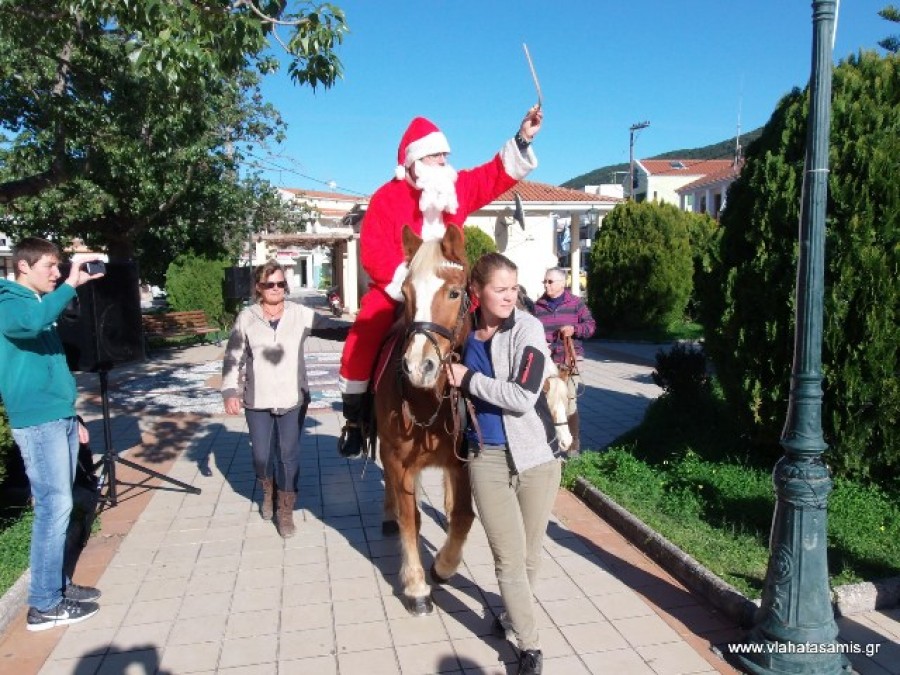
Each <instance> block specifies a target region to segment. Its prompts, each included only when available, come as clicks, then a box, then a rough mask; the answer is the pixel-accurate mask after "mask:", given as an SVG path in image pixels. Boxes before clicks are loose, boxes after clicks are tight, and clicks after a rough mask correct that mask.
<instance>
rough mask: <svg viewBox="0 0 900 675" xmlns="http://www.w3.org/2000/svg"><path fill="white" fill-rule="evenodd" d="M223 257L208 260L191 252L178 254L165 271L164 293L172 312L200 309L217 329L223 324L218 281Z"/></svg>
mask: <svg viewBox="0 0 900 675" xmlns="http://www.w3.org/2000/svg"><path fill="white" fill-rule="evenodd" d="M227 266H228V263H227V262H226V261H223V260H210V259H209V258H204V257H202V256H197V255H194V254H192V253H185V254H182V255H179V256H178V257H177V258H175V260H173V261H172V263H171V264H170V265H169V269H168V270H167V271H166V295H167V299H168V301H169V305H170V306H171V307H172V309H173V310H175V311H176V312H187V311H190V310H196V309H202V310H203V311H204V312H206V316H207V317H208V318H209V320H210V321H212V322H213V323H215V324H217V325H218V326H219V327H220V328H221V327H224V326H225V325H226V323H227V320H228V317H227V316H226V311H225V300H224V295H223V292H222V284H223V282H224V280H225V267H227Z"/></svg>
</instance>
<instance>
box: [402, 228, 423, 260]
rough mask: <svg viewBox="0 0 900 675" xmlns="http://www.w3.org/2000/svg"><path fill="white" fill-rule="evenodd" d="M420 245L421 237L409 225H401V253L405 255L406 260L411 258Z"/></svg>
mask: <svg viewBox="0 0 900 675" xmlns="http://www.w3.org/2000/svg"><path fill="white" fill-rule="evenodd" d="M421 245H422V238H421V237H420V236H419V235H417V234H416V233H415V232H413V231H412V228H410V226H409V225H404V226H403V255H405V256H406V260H407V262H409V261H410V260H412V259H413V256H415V255H416V251H418V250H419V246H421Z"/></svg>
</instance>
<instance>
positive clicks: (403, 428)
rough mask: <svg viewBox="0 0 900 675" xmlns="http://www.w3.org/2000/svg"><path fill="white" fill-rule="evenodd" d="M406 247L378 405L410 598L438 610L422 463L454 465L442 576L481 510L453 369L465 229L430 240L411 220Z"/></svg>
mask: <svg viewBox="0 0 900 675" xmlns="http://www.w3.org/2000/svg"><path fill="white" fill-rule="evenodd" d="M403 250H404V253H405V254H406V259H407V260H408V261H409V274H408V276H407V278H406V280H405V281H404V283H403V295H404V300H405V303H404V314H403V317H402V319H401V320H400V322H399V325H398V326H395V330H399V333H398V334H397V338H395V339H394V342H393V348H392V349H391V353H390V355H389V356H388V361H387V363H386V365H385V366H384V367H383V368H381V369H380V373H381V374H380V375H376V378H375V404H374V407H375V419H376V425H375V426H376V428H377V433H378V440H379V448H380V456H381V461H382V465H383V467H384V494H385V497H384V512H385V524H384V529H385V531H386V532H387V531H390V528H391V525H392V524H393V523H392V521H394V520H396V524H397V527H398V528H399V533H400V546H401V549H402V551H401V552H402V565H401V568H400V582H401V583H402V585H403V595H404V599H405V601H406V604H407V608H408V609H409V611H410V612H411V613H412V614H416V615H421V614H429V613H431V612H432V611H433V609H434V608H433V605H432V602H431V598H430V594H431V589H430V587H429V585H428V583H427V581H426V579H425V571H424V569H423V568H422V560H421V557H420V555H419V527H420V524H421V514H420V513H419V507H418V503H417V498H416V484H417V478H418V475H419V473H420V472H421V471H422V469H424V468H425V467H430V466H434V467H441V468H442V469H443V470H444V513H445V514H446V516H447V519H448V521H449V529H448V532H447V539H446V541H445V542H444V545H443V547H442V548H441V549H440V551H438V553H437V555H436V556H435V559H434V564H433V565H432V567H431V576H432V579H433V580H434V581H435V582H437V583H442V582H444V581H445V580H447V579H449V578H450V577H451V576H452V575H453V574H454V573H455V572H456V569H457V567H458V566H459V563H460V562H461V560H462V547H463V544H464V543H465V540H466V537H467V536H468V534H469V530H470V529H471V527H472V521H473V520H474V518H475V513H474V511H473V508H472V490H471V486H470V484H469V473H468V470H467V469H466V467H465V465H464V461H463V459H462V458H461V457H460V447H461V442H462V438H463V431H464V430H463V429H462V428H461V421H460V415H459V413H458V409H457V408H456V406H455V403H454V402H455V400H456V398H457V397H456V396H455V394H454V391H455V390H453V389H451V387H450V386H449V384H448V378H447V369H446V368H445V366H446V365H448V364H449V363H450V359H452V358H454V355H455V354H456V353H457V350H458V349H459V348H460V347H461V346H462V344H463V342H464V341H465V338H466V335H467V334H468V331H469V323H470V319H469V316H468V294H467V292H466V284H467V269H466V268H467V264H466V253H465V247H464V245H463V234H462V231H461V230H460V229H459V228H458V227H455V226H450V227H448V228H447V231H446V233H445V234H444V236H443V238H442V239H441V240H435V241H427V242H423V241H422V240H421V239H419V237H417V236H416V235H415V234H414V233H413V232H412V230H410V229H409V228H408V227H404V228H403Z"/></svg>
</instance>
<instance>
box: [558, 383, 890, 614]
mask: <svg viewBox="0 0 900 675" xmlns="http://www.w3.org/2000/svg"><path fill="white" fill-rule="evenodd" d="M702 398H705V399H706V400H700V399H697V400H693V401H691V402H689V403H688V404H687V405H679V404H678V403H677V402H676V401H674V400H673V399H672V397H671V396H670V395H668V394H667V395H665V396H663V397H662V398H660V399H659V400H658V401H656V402H655V403H654V404H653V405H652V406H651V407H650V408H649V410H648V412H647V415H646V417H645V419H644V422H643V423H642V424H641V426H639V427H638V428H636V429H634V430H633V431H631V432H629V433H628V434H626V435H625V436H623V437H622V438H620V439H618V441H617V442H615V443H613V444H612V446H611V447H610V450H608V451H606V452H602V453H586V454H584V455H582V456H581V457H579V458H577V459H575V460H572V461H570V462H568V463H567V464H566V468H565V474H564V480H565V481H566V484H567V485H568V486H571V485H572V484H574V481H575V478H576V477H577V476H582V477H584V478H585V479H586V480H587V481H588V482H590V483H591V484H592V485H594V486H595V487H597V488H598V489H599V490H600V491H602V492H603V493H605V494H606V495H608V496H609V497H610V498H612V499H613V500H615V501H616V502H618V503H619V504H620V505H621V506H623V507H624V508H626V509H627V510H629V511H630V512H631V513H633V514H634V515H635V516H637V517H638V518H640V519H641V520H643V521H644V522H645V523H647V525H649V526H650V527H651V528H653V529H654V530H656V531H657V532H659V533H660V534H661V535H663V536H664V537H666V538H667V539H668V540H669V541H671V542H672V543H674V544H675V545H676V546H678V547H679V548H681V549H682V550H684V551H685V552H687V553H688V554H690V555H691V556H693V557H694V558H696V559H697V560H698V561H700V562H701V563H702V564H703V565H705V566H706V567H707V568H709V569H710V570H711V571H712V572H713V573H714V574H716V575H717V576H719V577H720V578H721V579H723V580H725V581H727V582H728V583H730V584H732V585H733V586H735V587H736V588H737V589H738V590H740V591H741V592H742V593H744V594H745V595H746V596H748V597H750V598H757V597H759V595H760V592H761V589H762V584H763V580H764V578H765V574H766V565H767V562H768V539H769V529H770V527H771V523H772V514H773V509H774V502H775V499H774V490H773V487H772V481H771V471H772V466H765V465H763V464H762V463H760V462H759V461H754V457H753V456H752V454H751V453H750V452H749V451H748V450H746V449H745V448H743V447H741V441H740V437H739V435H738V434H737V432H736V431H735V430H734V429H733V428H732V427H731V425H730V423H729V421H728V418H727V415H726V413H725V409H724V405H723V404H722V402H721V400H720V399H718V398H717V397H716V396H715V395H708V396H706V397H701V399H702ZM898 497H900V495H888V494H885V493H884V492H882V491H881V490H879V489H877V488H872V487H866V486H862V485H859V484H857V483H853V482H851V481H847V480H844V479H840V478H836V479H835V481H834V491H833V492H832V494H831V496H830V497H829V503H828V564H829V573H830V576H831V583H832V585H833V586H837V585H841V584H845V583H851V582H858V581H865V580H869V581H871V580H875V579H880V578H885V577H892V576H898V575H900V507H898V504H900V499H898Z"/></svg>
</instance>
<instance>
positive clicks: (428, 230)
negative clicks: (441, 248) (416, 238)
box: [422, 218, 447, 241]
mask: <svg viewBox="0 0 900 675" xmlns="http://www.w3.org/2000/svg"><path fill="white" fill-rule="evenodd" d="M446 231H447V226H446V225H444V221H443V220H441V219H440V218H437V219H431V218H426V219H425V222H424V223H422V241H431V240H433V239H443V238H444V232H446Z"/></svg>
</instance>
